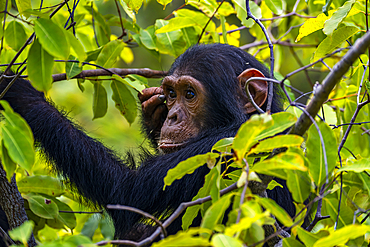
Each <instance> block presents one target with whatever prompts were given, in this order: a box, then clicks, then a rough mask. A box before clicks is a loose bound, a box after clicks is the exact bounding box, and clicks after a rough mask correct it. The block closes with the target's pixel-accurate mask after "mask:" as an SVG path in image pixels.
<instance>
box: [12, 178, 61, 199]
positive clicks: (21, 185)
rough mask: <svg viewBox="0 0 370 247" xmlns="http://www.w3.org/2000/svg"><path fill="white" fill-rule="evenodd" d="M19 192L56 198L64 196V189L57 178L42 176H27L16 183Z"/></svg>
mask: <svg viewBox="0 0 370 247" xmlns="http://www.w3.org/2000/svg"><path fill="white" fill-rule="evenodd" d="M17 186H18V189H19V192H21V193H23V194H28V193H31V192H33V193H41V194H45V195H48V196H53V197H58V196H61V195H63V194H64V192H65V189H64V186H63V185H62V183H61V181H60V180H59V179H57V178H53V177H50V176H44V175H35V176H28V177H25V178H23V179H22V180H20V181H18V182H17Z"/></svg>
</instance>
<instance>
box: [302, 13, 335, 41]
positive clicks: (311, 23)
mask: <svg viewBox="0 0 370 247" xmlns="http://www.w3.org/2000/svg"><path fill="white" fill-rule="evenodd" d="M333 13H334V11H333V10H331V11H329V15H328V16H327V15H325V14H324V13H321V14H319V15H318V16H317V17H316V18H309V19H307V20H306V21H305V23H303V25H302V26H301V27H300V28H299V34H298V37H297V38H296V40H295V42H299V41H300V40H301V39H302V38H303V37H306V36H307V35H309V34H311V33H313V32H316V31H318V30H321V29H323V28H324V24H325V21H327V20H328V19H329V18H330V17H331V16H332V15H333Z"/></svg>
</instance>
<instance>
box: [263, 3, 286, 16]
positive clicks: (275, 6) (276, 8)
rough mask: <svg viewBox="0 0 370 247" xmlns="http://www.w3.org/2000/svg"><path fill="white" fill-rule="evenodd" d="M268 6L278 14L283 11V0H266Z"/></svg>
mask: <svg viewBox="0 0 370 247" xmlns="http://www.w3.org/2000/svg"><path fill="white" fill-rule="evenodd" d="M265 3H266V5H267V7H269V9H270V10H271V11H272V12H274V13H275V14H277V15H281V14H282V13H283V2H282V1H281V0H266V1H265Z"/></svg>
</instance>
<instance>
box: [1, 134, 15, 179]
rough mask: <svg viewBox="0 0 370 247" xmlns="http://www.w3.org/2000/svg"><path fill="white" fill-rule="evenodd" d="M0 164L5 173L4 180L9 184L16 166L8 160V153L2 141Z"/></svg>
mask: <svg viewBox="0 0 370 247" xmlns="http://www.w3.org/2000/svg"><path fill="white" fill-rule="evenodd" d="M1 163H2V165H3V168H4V170H5V172H6V178H7V179H8V181H9V182H10V181H11V178H12V177H13V174H14V172H15V169H17V164H16V163H15V162H14V161H13V160H12V159H11V158H10V156H9V152H8V150H7V149H6V147H5V144H4V140H1Z"/></svg>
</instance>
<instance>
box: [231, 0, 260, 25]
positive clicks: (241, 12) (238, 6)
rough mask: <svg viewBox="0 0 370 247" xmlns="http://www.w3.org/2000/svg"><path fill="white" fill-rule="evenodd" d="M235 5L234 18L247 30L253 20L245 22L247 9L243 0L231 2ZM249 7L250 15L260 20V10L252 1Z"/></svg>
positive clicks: (252, 23)
mask: <svg viewBox="0 0 370 247" xmlns="http://www.w3.org/2000/svg"><path fill="white" fill-rule="evenodd" d="M232 2H233V3H234V5H235V10H236V16H237V17H238V18H239V20H240V21H241V22H242V24H243V25H244V26H246V27H248V28H250V27H252V26H253V25H254V23H255V22H254V20H252V19H248V20H247V7H246V4H245V1H244V0H233V1H232ZM249 7H250V10H251V12H252V14H253V15H254V16H255V17H256V18H257V19H259V18H262V13H261V8H260V7H259V6H258V5H257V4H256V3H255V2H253V1H249Z"/></svg>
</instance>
